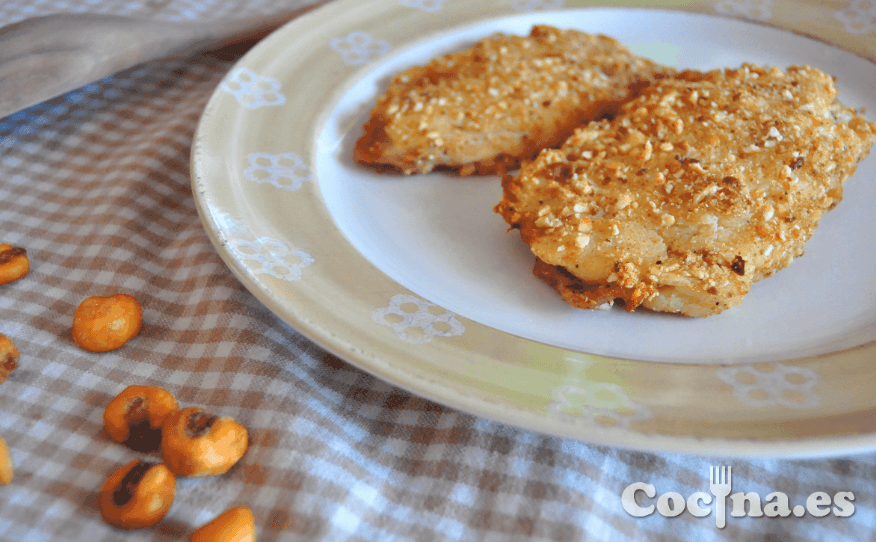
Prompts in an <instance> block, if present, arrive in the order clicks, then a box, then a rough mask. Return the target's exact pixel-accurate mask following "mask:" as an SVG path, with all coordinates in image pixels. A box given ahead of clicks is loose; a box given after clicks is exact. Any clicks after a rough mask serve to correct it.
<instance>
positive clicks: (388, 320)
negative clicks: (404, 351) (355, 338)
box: [371, 294, 465, 344]
mask: <svg viewBox="0 0 876 542" xmlns="http://www.w3.org/2000/svg"><path fill="white" fill-rule="evenodd" d="M371 319H372V320H374V321H375V322H377V323H378V324H380V325H384V326H389V327H391V328H392V330H393V331H394V332H395V334H396V336H398V338H399V339H402V340H403V341H405V342H409V343H412V344H422V343H427V342H429V341H431V340H432V338H433V337H454V336H457V335H462V334H463V332H464V331H465V326H463V325H462V323H461V322H460V321H459V320H457V319H456V315H455V314H453V313H452V312H450V311H447V310H444V309H442V308H441V307H439V306H438V305H435V304H434V303H430V302H428V301H425V300H423V299H420V298H419V297H416V296H413V295H409V294H397V295H394V296H393V297H392V299H391V300H390V301H389V306H387V307H383V308H380V309H377V310H375V311H374V312H372V313H371Z"/></svg>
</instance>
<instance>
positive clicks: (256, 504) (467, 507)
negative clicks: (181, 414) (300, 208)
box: [0, 0, 876, 542]
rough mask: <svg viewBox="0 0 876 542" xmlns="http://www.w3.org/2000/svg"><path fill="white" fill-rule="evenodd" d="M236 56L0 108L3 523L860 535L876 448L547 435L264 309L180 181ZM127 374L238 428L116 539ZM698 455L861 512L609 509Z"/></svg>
mask: <svg viewBox="0 0 876 542" xmlns="http://www.w3.org/2000/svg"><path fill="white" fill-rule="evenodd" d="M401 1H402V2H403V3H404V2H405V0H401ZM779 1H780V0H751V1H746V0H733V1H731V0H722V1H718V2H715V3H714V9H715V11H716V12H721V13H729V14H731V15H735V16H740V17H749V18H759V19H767V21H768V16H769V10H770V7H771V6H772V5H773V4H774V3H775V4H778V3H779ZM421 3H422V2H421ZM441 3H442V2H441V1H435V2H431V3H428V2H427V4H429V6H432V5H433V4H434V5H437V6H439V7H440V5H441ZM303 4H304V2H300V1H298V0H285V1H284V2H276V3H275V2H267V1H266V0H228V1H225V2H214V1H209V0H206V1H197V0H163V1H160V2H152V1H133V2H131V1H121V0H111V1H103V2H98V1H96V0H88V1H87V2H78V3H77V2H67V1H55V2H52V1H37V0H5V1H4V2H3V3H2V5H0V24H7V23H10V22H15V21H18V20H22V19H24V18H27V17H33V16H36V15H42V14H47V13H52V12H61V11H88V12H96V13H113V14H121V15H138V16H144V17H152V18H156V19H164V20H206V19H214V18H223V17H228V18H231V17H245V16H249V15H255V14H259V13H269V12H273V11H277V10H280V9H282V8H293V7H296V6H299V5H303ZM515 5H518V6H519V7H520V8H521V9H537V8H544V7H559V6H561V5H562V2H556V1H547V0H542V1H528V2H520V1H517V2H515ZM429 6H427V7H429ZM824 6H825V7H824V9H825V17H831V16H835V14H836V13H840V12H842V13H845V14H846V15H844V16H846V18H847V19H848V13H853V14H854V13H861V14H863V15H862V16H861V17H862V19H861V20H862V21H864V22H863V23H862V22H860V21H858V22H854V21H853V22H854V24H852V23H848V24H849V26H848V29H849V31H855V32H860V33H862V34H867V33H869V34H870V35H871V36H872V34H873V33H876V13H874V10H876V7H874V5H873V4H872V2H871V3H866V2H864V1H863V0H835V1H831V2H826V3H824ZM432 7H434V6H432ZM855 10H857V11H855ZM868 10H869V11H868ZM868 14H869V15H868ZM867 17H869V19H867ZM835 18H836V16H835ZM868 21H869V22H868ZM855 25H857V26H855ZM243 49H244V48H243V47H231V48H225V49H221V50H217V51H205V52H200V53H197V54H194V55H192V56H189V57H186V58H174V59H165V60H160V61H153V62H149V63H146V64H143V65H141V66H137V67H135V68H132V69H130V70H127V71H124V72H121V73H119V74H117V75H116V76H114V77H111V78H107V79H106V80H103V81H98V82H95V83H93V84H90V85H87V86H86V87H84V88H81V89H78V90H76V91H74V92H71V93H69V94H66V95H64V96H61V97H58V98H56V99H53V100H50V101H48V102H45V103H43V104H39V105H37V106H34V107H31V108H29V109H27V110H25V111H22V112H19V113H16V114H14V115H11V116H9V117H6V118H3V119H0V243H9V244H13V245H17V246H21V247H24V248H26V249H27V251H28V255H29V257H30V260H31V270H30V272H29V274H28V275H27V276H26V277H25V278H23V279H21V280H18V281H16V282H13V283H10V284H7V285H4V286H0V333H2V334H4V335H6V336H8V337H9V338H11V339H12V340H13V341H14V343H15V344H16V346H17V347H18V349H19V350H20V352H21V360H20V368H19V369H18V370H17V371H15V372H14V373H13V374H12V376H11V377H10V378H9V379H8V380H7V381H6V382H5V383H3V384H2V385H0V412H2V413H3V414H2V415H0V437H2V438H3V439H4V440H5V441H6V443H7V444H8V446H9V448H10V451H11V457H12V460H13V463H14V465H15V478H14V480H13V482H12V483H11V484H9V485H8V486H5V487H0V540H9V541H12V540H21V541H25V540H26V541H31V540H87V541H89V542H95V541H98V540H122V539H124V540H177V539H185V538H186V537H187V536H188V534H189V533H190V532H191V531H192V530H193V529H194V528H197V527H198V526H200V525H202V524H204V523H205V522H207V521H209V520H210V519H212V518H213V517H215V516H216V515H217V514H219V513H220V512H222V511H223V510H225V509H227V508H229V507H231V506H234V505H241V504H242V505H246V506H249V507H250V508H251V509H252V510H253V513H254V515H255V519H256V526H257V530H258V538H259V540H263V541H264V540H327V541H328V540H331V541H335V540H362V541H372V540H417V541H426V540H479V541H487V540H584V539H586V540H606V541H608V540H610V541H615V540H662V541H675V540H678V541H682V540H758V541H760V540H763V541H765V542H767V541H769V542H772V541H780V540H831V541H837V540H848V541H853V540H864V539H873V538H874V537H876V506H874V502H873V495H874V494H876V487H874V486H876V483H874V482H876V455H874V454H863V455H856V456H851V457H845V458H834V459H818V460H779V459H748V460H739V459H730V458H708V459H706V458H701V457H697V456H694V455H673V454H651V453H640V452H632V451H627V450H622V449H615V448H609V447H600V446H593V445H588V444H584V443H581V442H577V441H573V440H567V439H561V438H556V437H551V436H546V435H542V434H539V433H535V432H531V431H525V430H520V429H517V428H514V427H511V426H508V425H503V424H500V423H496V422H493V421H490V420H486V419H482V418H477V417H474V416H471V415H468V414H465V413H462V412H459V411H456V410H454V409H452V408H448V407H445V406H442V405H439V404H435V403H432V402H430V401H427V400H424V399H421V398H418V397H416V396H414V395H411V394H409V393H407V392H405V391H403V390H400V389H398V388H395V387H393V386H391V385H389V384H387V383H385V382H382V381H380V380H378V379H376V378H374V377H372V376H370V375H368V374H366V373H364V372H362V371H360V370H358V369H356V368H354V367H352V366H351V365H348V364H347V363H346V362H344V361H342V360H340V359H338V358H336V357H334V356H332V355H331V354H328V353H326V352H325V351H323V350H321V349H320V348H319V347H318V346H316V345H315V344H313V343H312V342H310V341H309V340H308V339H306V338H304V337H303V336H302V335H301V334H299V333H298V332H296V331H295V330H294V329H292V328H291V327H289V326H288V325H286V324H284V323H283V322H282V321H280V320H279V319H278V318H277V317H276V316H274V315H273V314H272V313H271V312H270V311H269V310H268V309H266V308H265V307H264V306H262V305H261V304H260V303H259V302H258V301H257V300H256V299H255V298H254V297H253V296H252V295H251V294H250V293H249V292H248V291H247V290H246V289H244V288H243V286H241V284H240V283H239V282H238V281H237V280H236V279H235V278H234V277H233V276H232V274H231V272H230V271H229V270H228V269H227V268H226V266H225V265H224V264H223V262H222V261H221V259H220V258H219V256H218V254H217V252H216V250H215V249H214V248H213V246H212V245H211V243H210V241H209V239H208V238H207V235H206V234H205V232H204V230H203V227H202V225H201V222H200V220H199V217H198V214H197V211H196V209H195V204H194V202H193V199H192V193H191V184H190V176H189V166H190V162H189V160H190V158H189V152H190V148H191V142H192V137H193V133H194V130H195V127H196V124H197V122H198V119H199V116H200V114H201V111H202V109H203V107H204V105H205V103H206V101H207V99H208V98H209V97H210V95H211V93H212V92H213V91H214V89H215V88H216V87H217V85H218V84H219V82H220V80H221V78H222V77H223V76H224V75H225V74H226V73H227V72H228V71H229V70H230V69H231V67H232V65H233V64H234V62H235V61H236V60H237V59H239V58H240V55H241V54H242V53H243ZM119 292H123V293H128V294H131V295H133V296H135V297H136V298H137V299H138V300H139V301H140V303H141V304H142V306H143V310H144V327H143V330H142V332H141V333H140V335H139V336H138V337H136V338H135V339H134V340H132V341H131V342H130V343H128V344H127V345H126V346H124V347H123V348H121V349H119V350H115V351H112V352H107V353H101V354H96V353H89V352H85V351H83V350H81V349H80V348H78V347H77V346H76V345H75V344H73V342H72V340H71V338H70V325H71V321H72V314H73V311H74V310H75V308H76V306H77V305H78V304H79V302H80V301H81V300H82V299H84V298H85V297H88V296H92V295H109V294H114V293H119ZM132 384H141V385H157V386H162V387H165V388H167V389H168V390H170V391H171V392H172V393H173V394H174V395H175V396H176V398H177V400H178V401H179V402H180V404H181V405H184V406H192V405H200V406H203V407H206V408H207V409H209V410H211V411H213V412H215V413H217V414H220V415H227V416H232V417H234V418H236V419H238V420H239V421H241V422H242V423H244V424H245V425H246V426H247V427H248V428H249V430H250V433H251V440H252V444H251V447H250V449H249V451H248V452H247V454H246V455H245V456H244V458H243V460H242V461H241V462H240V463H239V464H238V465H237V466H235V467H234V468H232V469H231V470H230V471H229V472H228V473H226V474H224V475H222V476H215V477H207V478H180V479H179V481H178V484H177V492H176V497H175V500H174V503H173V506H172V508H171V510H170V512H169V513H168V515H167V516H166V517H165V519H164V520H163V521H162V522H161V523H159V524H158V525H157V526H156V527H153V528H151V529H142V530H138V531H131V532H123V531H119V530H116V529H113V528H111V527H109V526H107V525H106V524H105V523H104V522H103V520H102V519H101V517H100V514H99V512H98V510H97V505H96V503H97V496H98V494H99V491H100V488H101V486H102V485H103V483H104V481H105V479H106V477H107V476H108V475H109V473H111V472H112V471H113V470H115V469H116V468H118V467H119V466H121V465H122V464H124V463H127V462H128V461H131V460H133V459H136V458H138V457H152V458H153V459H155V460H157V459H158V456H157V454H156V455H153V456H148V455H144V454H138V453H136V452H134V451H132V450H130V449H128V448H126V447H124V446H122V445H119V444H116V443H114V442H112V441H110V440H109V438H108V437H107V436H106V434H105V433H104V431H103V422H102V415H103V409H104V407H105V406H106V404H107V403H108V402H109V400H110V399H111V398H112V397H113V396H115V395H116V394H117V393H118V392H119V391H121V390H122V389H123V388H124V387H126V386H128V385H132ZM692 451H693V450H692ZM711 465H731V466H732V467H733V485H734V487H736V488H740V490H744V491H749V492H755V493H757V494H759V495H760V496H761V497H762V498H766V496H767V495H768V494H770V493H771V492H774V491H775V492H783V493H785V494H787V496H788V500H789V501H790V503H791V506H792V507H793V505H794V504H802V503H805V502H806V500H807V497H808V496H809V495H811V494H812V493H814V492H817V491H823V492H825V493H828V494H829V495H831V496H833V495H835V494H836V493H838V492H841V491H849V492H852V493H853V494H854V496H855V501H854V506H855V512H854V514H853V515H852V516H851V517H837V516H835V515H834V514H828V515H827V516H826V517H823V518H816V517H813V516H811V515H806V516H805V517H803V518H796V517H794V516H793V515H791V516H790V517H787V518H763V517H762V518H753V517H744V518H737V517H729V518H728V521H727V526H726V527H725V528H723V529H718V528H717V527H716V525H715V521H714V515H710V516H708V517H706V518H697V517H694V516H692V515H690V514H688V513H684V514H682V515H681V516H679V517H675V518H668V517H665V516H664V515H662V514H661V513H653V514H651V515H649V516H647V517H644V518H634V517H632V516H631V515H629V514H628V513H627V512H626V511H625V510H624V508H623V507H622V501H621V493H622V492H623V490H624V488H626V487H627V486H628V485H629V484H631V483H634V482H644V483H650V484H653V485H654V486H655V487H656V492H657V495H660V494H663V493H667V492H677V493H679V494H680V495H681V496H683V497H687V496H689V495H691V494H693V493H695V492H699V491H707V490H708V486H709V483H708V482H709V467H710V466H711ZM647 500H648V502H649V503H651V504H653V503H655V502H656V501H657V499H656V498H653V499H647ZM640 502H641V501H640Z"/></svg>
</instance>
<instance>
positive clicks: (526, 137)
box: [354, 26, 674, 175]
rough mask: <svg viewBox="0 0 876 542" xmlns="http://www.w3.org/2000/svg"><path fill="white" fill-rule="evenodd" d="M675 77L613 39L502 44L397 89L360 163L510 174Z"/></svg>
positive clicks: (438, 63) (504, 40)
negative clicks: (654, 83)
mask: <svg viewBox="0 0 876 542" xmlns="http://www.w3.org/2000/svg"><path fill="white" fill-rule="evenodd" d="M671 73H674V70H672V69H670V68H665V67H661V66H658V65H657V64H655V63H653V62H651V61H650V60H646V59H643V58H640V57H638V56H636V55H634V54H632V53H631V52H630V51H629V50H627V49H626V48H625V47H623V46H622V45H621V44H619V43H618V42H617V41H615V40H614V39H612V38H609V37H606V36H596V35H591V34H586V33H584V32H580V31H577V30H560V29H557V28H554V27H550V26H535V27H533V28H532V31H531V33H530V35H529V36H512V35H504V34H495V35H493V36H491V37H489V38H487V39H485V40H483V41H481V42H479V43H477V44H475V45H474V46H472V47H471V48H469V49H467V50H465V51H462V52H460V53H454V54H449V55H445V56H442V57H439V58H436V59H434V60H432V61H431V62H429V63H428V64H427V65H425V66H420V67H415V68H412V69H410V70H407V71H406V72H404V73H402V74H400V75H398V76H397V77H396V78H395V79H393V81H392V83H391V84H390V85H389V88H388V89H387V91H386V93H385V94H383V95H382V96H381V97H380V98H379V99H378V101H377V105H376V106H375V107H374V109H373V110H372V111H371V116H370V119H369V120H368V122H367V124H365V126H364V132H365V133H364V135H363V136H362V137H361V138H360V139H359V141H358V142H357V144H356V149H355V153H354V158H355V160H356V161H357V162H360V163H363V164H369V165H372V166H378V167H384V168H389V169H396V170H398V171H401V172H403V173H405V174H411V173H428V172H430V171H432V170H433V169H434V168H436V167H440V168H445V169H450V170H454V171H456V172H458V173H460V174H461V175H470V174H473V173H478V174H488V173H498V172H504V171H507V170H509V169H515V168H516V167H518V166H519V164H520V162H521V160H522V159H528V158H532V157H534V156H535V155H536V153H538V151H539V150H541V149H543V148H546V147H551V146H556V145H559V144H560V143H562V142H563V141H564V140H565V139H566V138H567V137H569V136H570V135H571V134H572V132H573V131H574V129H575V128H577V127H578V126H580V125H581V124H582V123H584V122H586V121H590V120H594V119H597V118H600V117H603V116H606V115H611V114H613V113H614V112H616V110H617V108H618V105H619V104H620V103H622V102H624V101H626V100H628V99H629V98H631V97H632V96H634V95H635V94H636V93H637V92H638V91H639V90H641V88H642V87H644V86H647V84H648V82H649V81H651V80H652V79H654V78H655V77H662V76H665V75H667V74H671Z"/></svg>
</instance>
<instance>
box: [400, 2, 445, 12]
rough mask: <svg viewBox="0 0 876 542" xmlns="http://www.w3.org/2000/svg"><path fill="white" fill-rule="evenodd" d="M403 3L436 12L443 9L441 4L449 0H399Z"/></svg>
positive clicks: (410, 6)
mask: <svg viewBox="0 0 876 542" xmlns="http://www.w3.org/2000/svg"><path fill="white" fill-rule="evenodd" d="M399 1H400V2H401V5H403V6H407V7H409V8H417V9H422V10H423V11H426V12H429V13H435V12H436V11H441V6H443V5H444V2H446V1H447V0H399Z"/></svg>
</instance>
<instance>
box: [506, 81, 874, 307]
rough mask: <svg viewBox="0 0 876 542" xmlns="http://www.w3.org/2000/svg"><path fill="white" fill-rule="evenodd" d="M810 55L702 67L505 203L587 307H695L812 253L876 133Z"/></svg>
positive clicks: (541, 161) (728, 303)
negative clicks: (807, 246)
mask: <svg viewBox="0 0 876 542" xmlns="http://www.w3.org/2000/svg"><path fill="white" fill-rule="evenodd" d="M836 97H837V90H836V87H835V86H834V82H833V79H832V78H831V77H830V76H828V75H826V74H825V73H823V72H821V71H819V70H817V69H815V68H811V67H808V66H804V67H792V68H789V69H788V70H787V71H782V70H779V69H777V68H772V69H763V68H760V67H757V66H753V65H747V64H746V65H743V66H742V67H741V68H739V69H735V70H723V71H722V70H717V71H712V72H708V73H700V72H693V71H688V72H684V73H681V74H678V75H677V76H676V77H675V78H672V79H664V80H661V81H657V82H655V83H653V84H652V85H651V86H650V87H648V88H647V89H645V90H644V91H643V93H642V95H641V96H639V97H638V98H636V99H635V100H633V101H631V102H629V103H627V104H625V105H624V106H623V107H622V108H621V111H620V112H619V114H618V115H617V116H616V117H615V118H614V119H613V120H611V121H600V122H595V123H591V124H589V125H586V126H584V127H582V128H580V129H578V130H577V131H576V132H575V134H574V135H573V136H572V137H571V138H569V139H568V140H567V141H566V142H565V143H564V144H563V146H562V147H561V148H560V149H548V150H545V151H543V152H542V153H541V154H540V155H539V156H538V157H537V158H536V159H535V160H534V161H532V162H529V163H526V164H524V165H523V167H522V168H521V169H520V171H519V172H518V174H517V175H514V176H512V175H506V176H505V177H504V178H503V181H502V185H503V189H504V194H503V198H502V201H501V202H500V203H499V204H498V205H497V206H496V208H495V210H496V212H498V213H500V214H501V215H502V216H503V217H504V218H505V220H506V221H507V222H508V224H510V225H511V226H512V227H513V228H518V229H519V230H520V235H521V238H522V239H523V240H524V241H525V242H526V243H527V244H529V245H530V247H531V249H532V252H533V253H534V254H535V255H536V256H537V257H538V259H539V261H537V262H536V266H535V269H534V273H535V274H536V275H537V276H539V277H540V278H542V279H543V280H545V281H546V282H548V283H549V284H550V285H551V286H553V287H554V288H555V289H556V290H557V291H558V292H559V293H560V294H561V295H562V296H563V298H564V299H565V300H566V301H567V302H568V303H570V304H571V305H574V306H576V307H581V308H596V307H598V306H601V305H604V304H606V303H611V302H612V301H613V300H620V301H622V302H623V303H624V304H625V306H626V310H628V311H633V310H634V309H636V308H637V307H642V308H644V309H650V310H653V311H659V312H668V313H677V314H682V315H686V316H709V315H711V314H716V313H719V312H721V311H722V310H725V309H727V308H729V307H732V306H734V305H737V304H739V303H741V302H742V299H743V297H744V296H745V294H746V293H747V292H748V291H749V289H750V287H751V285H752V283H754V282H757V281H759V280H760V279H762V278H764V277H768V276H770V275H772V274H773V273H774V272H776V271H777V270H779V269H782V268H784V267H786V266H788V265H789V264H790V263H791V262H792V261H793V260H794V258H796V257H799V256H800V255H802V254H803V244H804V243H805V242H806V240H807V239H809V237H810V236H811V235H812V233H813V231H814V230H815V227H816V226H817V224H818V221H819V219H820V218H821V216H822V213H824V212H825V211H827V210H829V209H832V208H833V207H834V206H835V205H836V204H837V203H838V202H839V201H840V200H841V199H842V193H843V188H842V185H843V182H844V181H845V180H846V178H848V177H849V176H850V175H851V174H852V173H853V172H854V171H855V168H856V167H857V164H858V162H859V161H860V160H862V159H863V158H864V157H865V156H866V155H867V153H868V152H869V150H870V146H871V145H872V144H873V142H874V140H876V124H874V123H869V122H867V121H866V120H865V119H864V118H863V117H862V116H861V114H860V113H859V112H857V111H855V110H853V109H849V108H847V107H845V106H844V105H842V104H841V103H839V102H838V101H837V99H836Z"/></svg>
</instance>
